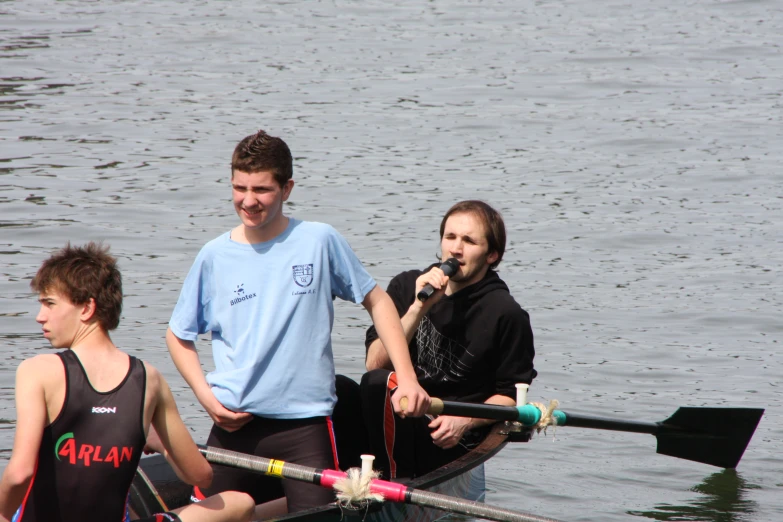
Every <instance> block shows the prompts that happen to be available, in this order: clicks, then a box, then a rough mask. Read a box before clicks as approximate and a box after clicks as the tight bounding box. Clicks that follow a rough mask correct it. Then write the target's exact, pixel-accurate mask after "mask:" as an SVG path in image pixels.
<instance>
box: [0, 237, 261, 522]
mask: <svg viewBox="0 0 783 522" xmlns="http://www.w3.org/2000/svg"><path fill="white" fill-rule="evenodd" d="M30 286H31V287H32V288H33V290H34V291H36V292H38V294H39V302H40V303H41V308H40V311H39V312H38V315H37V317H36V321H37V322H38V323H40V324H41V326H42V329H43V336H44V337H45V338H46V339H47V340H48V341H49V343H51V345H52V347H54V348H64V349H65V350H63V351H61V352H58V353H54V354H43V355H38V356H36V357H33V358H30V359H27V360H25V361H23V362H22V363H21V364H20V365H19V368H18V370H17V374H16V409H17V422H16V433H15V439H14V447H13V451H12V453H11V459H10V461H9V463H8V466H7V467H6V469H5V471H4V472H3V476H2V479H1V480H0V522H6V521H8V520H11V518H12V516H13V517H14V518H13V519H14V520H16V521H20V522H31V521H35V522H69V521H74V522H75V521H80V522H81V521H83V520H102V521H103V520H105V521H116V522H120V521H122V520H125V519H126V514H127V511H128V509H127V495H128V490H129V488H130V484H131V481H132V479H133V476H134V474H135V472H136V468H137V466H138V463H139V459H140V457H141V453H142V450H143V449H144V447H145V443H146V441H147V433H148V432H149V433H150V448H149V449H153V450H157V451H161V452H162V453H163V454H164V455H165V456H166V457H167V458H168V459H169V461H170V462H171V464H172V466H173V467H174V469H175V470H176V472H177V474H178V475H179V476H180V478H181V479H182V480H184V481H186V482H188V483H190V484H197V485H200V486H208V485H209V484H210V482H211V481H212V469H211V467H210V466H209V464H208V463H207V461H206V460H205V459H204V457H203V456H202V455H201V454H200V453H199V451H198V448H197V447H196V444H195V443H194V442H193V439H192V438H191V437H190V433H189V431H188V429H187V428H186V427H185V425H184V423H183V422H182V419H181V418H180V416H179V413H178V411H177V406H176V404H175V403H174V397H173V395H172V394H171V390H170V389H169V387H168V384H167V383H166V381H165V379H164V378H163V376H162V375H161V374H160V373H159V372H158V371H157V370H156V369H155V368H154V367H152V366H150V365H149V364H146V363H143V362H142V361H140V360H139V359H136V358H135V357H132V356H129V355H128V354H126V353H124V352H122V351H120V350H119V349H118V348H117V347H116V346H115V345H114V344H113V343H112V341H111V338H110V337H109V333H108V332H109V331H111V330H113V329H115V328H116V327H117V325H118V324H119V320H120V313H121V311H122V280H121V276H120V272H119V270H118V269H117V267H116V260H115V259H114V258H113V257H112V256H110V255H109V254H108V248H104V247H101V246H99V245H96V244H94V243H89V244H87V245H86V246H84V247H72V246H70V245H66V247H65V248H64V249H62V250H60V251H59V252H57V253H55V254H54V255H53V256H52V257H50V258H49V259H47V260H46V261H45V262H44V263H43V265H42V266H41V268H40V269H39V270H38V273H37V274H36V276H35V277H34V278H33V280H32V282H31V284H30ZM153 427H154V428H153ZM252 510H253V502H252V499H251V498H250V497H249V496H247V495H246V494H244V493H238V492H233V491H232V492H225V493H222V494H221V495H218V496H214V497H210V498H209V499H207V500H205V501H204V502H202V503H200V504H198V505H192V506H187V507H185V508H181V509H178V510H175V511H174V512H171V513H161V514H159V515H157V516H154V517H152V518H150V519H149V520H151V521H154V520H181V521H182V522H218V521H225V522H228V521H247V520H249V519H250V516H251V514H252ZM14 513H16V514H15V515H14Z"/></svg>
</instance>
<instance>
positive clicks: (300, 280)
mask: <svg viewBox="0 0 783 522" xmlns="http://www.w3.org/2000/svg"><path fill="white" fill-rule="evenodd" d="M292 268H293V271H294V274H293V276H294V283H296V284H297V285H299V286H301V287H302V288H304V287H307V286H310V284H311V283H312V282H313V265H312V263H311V264H309V265H294V266H293V267H292Z"/></svg>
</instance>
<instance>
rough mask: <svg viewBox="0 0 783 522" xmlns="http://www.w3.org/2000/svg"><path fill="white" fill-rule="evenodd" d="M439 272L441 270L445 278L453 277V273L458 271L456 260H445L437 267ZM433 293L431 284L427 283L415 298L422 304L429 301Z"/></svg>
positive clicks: (451, 258)
mask: <svg viewBox="0 0 783 522" xmlns="http://www.w3.org/2000/svg"><path fill="white" fill-rule="evenodd" d="M439 268H440V269H441V270H443V273H444V274H445V275H446V276H447V277H451V276H452V275H454V273H455V272H456V271H457V270H459V261H457V259H456V258H453V257H450V258H449V259H447V260H446V261H445V262H444V263H443V264H442V265H440V267H439ZM434 293H435V289H434V288H433V287H432V285H431V284H429V283H427V284H426V285H424V288H422V289H421V290H420V291H419V293H418V294H416V298H417V299H418V300H419V301H421V302H422V303H423V302H424V301H426V300H427V299H429V298H430V297H431V296H432V294H434Z"/></svg>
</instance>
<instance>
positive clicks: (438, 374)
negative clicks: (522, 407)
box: [365, 264, 536, 402]
mask: <svg viewBox="0 0 783 522" xmlns="http://www.w3.org/2000/svg"><path fill="white" fill-rule="evenodd" d="M433 266H438V265H437V264H435V265H432V266H431V267H429V268H428V269H427V270H425V271H420V270H410V271H408V272H403V273H401V274H399V275H397V276H396V277H394V279H392V280H391V282H390V283H389V288H388V289H387V292H388V294H389V296H390V297H391V298H392V301H394V304H395V306H396V307H397V312H398V313H399V314H400V317H402V316H403V315H405V313H406V312H407V311H408V308H410V306H411V304H413V300H414V299H415V288H416V279H417V278H418V277H419V276H420V275H421V274H423V273H425V272H427V271H429V270H430V269H431V268H432V267H433ZM377 338H378V334H377V332H376V331H375V328H374V327H372V326H371V327H370V328H369V329H368V330H367V338H366V341H365V346H366V347H367V348H369V346H370V344H371V343H372V342H373V341H374V340H375V339H377ZM409 348H410V353H411V360H412V361H413V366H414V367H415V368H416V375H417V377H418V379H419V384H421V386H422V388H424V389H425V390H426V391H427V393H429V394H430V395H431V396H433V397H439V398H441V399H445V400H460V401H466V402H484V401H485V400H486V399H488V398H489V397H491V396H492V395H505V396H507V397H510V398H512V399H515V398H516V388H515V387H514V385H515V384H516V383H527V384H530V383H531V381H532V380H533V378H535V376H536V370H535V369H534V368H533V356H534V355H535V349H534V347H533V330H532V329H531V327H530V317H529V316H528V313H527V312H526V311H524V310H523V309H522V308H521V307H520V306H519V304H517V302H516V301H515V300H514V298H513V297H511V294H510V293H509V291H508V286H506V283H504V282H503V281H502V280H501V279H500V277H499V276H498V275H497V273H496V272H494V271H492V270H489V271H487V274H486V276H484V278H483V279H482V280H481V281H479V282H478V283H475V284H473V285H470V286H468V287H465V288H463V289H461V290H460V291H459V292H457V293H455V294H452V295H449V296H443V297H442V298H441V300H440V301H438V302H437V303H435V304H434V305H433V306H432V308H431V309H430V311H429V312H428V313H427V315H425V316H424V318H422V320H421V323H419V326H418V328H417V330H416V333H415V334H414V336H413V339H412V340H411V342H410V345H409Z"/></svg>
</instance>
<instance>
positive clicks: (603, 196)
mask: <svg viewBox="0 0 783 522" xmlns="http://www.w3.org/2000/svg"><path fill="white" fill-rule="evenodd" d="M782 15H783V4H781V3H780V2H778V1H763V0H757V1H753V0H745V1H715V0H679V1H674V0H656V1H654V2H643V1H641V0H618V1H603V2H602V1H588V0H570V1H568V0H563V1H559V2H554V1H527V0H519V1H515V2H499V1H486V2H469V1H467V0H463V1H445V0H432V1H429V2H415V1H411V0H406V1H400V2H393V3H392V2H380V1H365V2H347V1H342V0H340V1H322V2H294V1H291V2H277V3H273V4H264V3H262V2H253V1H247V0H233V1H231V2H218V1H216V0H202V1H190V2H184V1H177V0H158V1H151V0H150V1H122V2H120V1H111V0H105V1H101V2H96V1H86V0H71V1H59V2H50V1H43V0H23V1H20V0H5V1H1V2H0V187H1V190H2V192H0V209H1V212H2V214H0V256H1V257H0V260H1V261H0V272H1V273H2V277H1V278H0V339H1V340H0V350H2V357H0V359H2V360H0V388H1V391H0V419H2V420H1V421H0V452H2V453H1V454H0V459H2V461H3V462H5V461H7V458H8V456H9V454H10V448H11V447H12V445H13V429H14V424H13V419H14V418H15V410H14V402H13V384H14V370H15V368H16V366H17V365H18V363H19V361H20V360H21V359H23V358H26V357H29V356H32V355H35V354H37V353H42V352H43V351H47V350H49V348H48V347H47V343H46V342H45V341H44V340H43V339H42V338H41V336H40V333H39V328H38V326H37V324H36V323H35V321H34V317H35V312H36V309H37V308H36V303H35V299H34V296H32V295H31V294H30V291H29V288H28V283H29V279H30V277H31V276H32V275H33V274H34V272H35V270H36V269H37V267H38V265H39V263H40V262H41V261H42V260H43V259H44V258H45V257H46V256H47V255H48V254H49V253H50V252H51V251H52V250H53V249H55V248H57V247H60V246H62V245H63V244H64V243H65V241H66V240H70V241H72V242H74V243H83V242H85V241H88V240H105V241H106V242H108V243H110V244H111V246H112V249H113V252H114V253H115V254H116V255H117V256H118V257H119V258H120V261H121V268H122V270H123V274H124V284H125V291H126V293H127V297H126V302H125V308H124V316H123V322H122V324H121V326H120V328H119V329H118V330H117V332H116V333H115V334H114V336H113V338H114V340H115V342H116V343H117V344H118V345H120V346H122V347H123V348H125V349H126V350H128V351H129V352H131V353H133V354H135V355H138V356H140V357H142V358H144V359H146V360H148V361H150V362H151V363H153V364H155V365H156V366H157V367H158V368H160V369H161V370H162V372H163V373H164V375H165V376H166V378H167V379H168V380H169V382H170V383H171V385H172V388H173V389H174V391H175V394H176V396H177V399H178V404H179V406H180V409H181V411H182V413H183V415H184V417H185V418H186V422H187V423H188V425H189V426H191V427H192V429H193V432H194V436H195V437H196V438H197V439H200V440H203V439H204V438H205V437H206V434H207V430H208V427H209V422H208V418H207V416H206V414H205V413H204V412H203V411H202V410H201V409H200V406H199V405H198V403H197V402H196V401H195V399H194V397H193V395H192V393H191V392H190V390H189V389H188V388H187V386H186V385H185V383H184V381H183V380H182V378H181V377H180V376H179V374H178V373H177V371H176V369H175V368H174V366H173V364H172V363H171V362H170V360H169V358H168V355H167V352H166V350H165V346H164V341H163V334H164V332H165V328H166V323H167V321H168V318H169V315H170V313H171V309H172V307H173V305H174V303H175V301H176V298H177V295H178V293H179V289H180V285H181V282H182V279H183V277H184V275H185V273H186V271H187V269H188V268H189V266H190V263H191V262H192V260H193V258H194V256H195V254H196V253H197V251H198V249H199V248H200V247H201V245H202V244H203V243H205V242H206V241H207V240H209V239H211V238H213V237H215V236H216V235H218V234H220V233H221V232H223V231H225V230H226V229H228V228H230V227H232V226H234V224H235V223H236V216H235V214H234V212H233V209H232V207H231V204H230V187H229V170H228V164H229V158H230V154H231V151H232V150H233V147H234V145H235V144H236V142H237V141H238V140H239V139H241V138H242V137H244V136H245V135H247V134H250V133H252V132H254V131H255V130H256V129H258V128H264V129H266V130H267V131H269V132H270V133H271V134H274V135H279V136H282V137H283V138H284V139H285V140H286V141H287V142H288V144H289V145H290V146H291V149H292V150H293V152H294V156H295V173H294V176H295V180H296V187H295V189H294V192H293V195H292V198H291V203H290V205H289V206H288V210H287V212H288V213H289V214H290V215H293V216H296V217H298V218H301V219H308V220H316V221H325V222H328V223H330V224H332V225H333V226H335V227H336V228H337V229H338V230H339V231H340V232H342V234H343V235H344V236H345V237H346V238H347V239H348V241H349V242H350V243H351V245H352V246H353V248H354V249H355V250H356V252H357V253H358V254H359V256H360V258H361V259H362V260H363V261H364V262H365V264H366V265H367V267H368V269H369V270H370V272H371V273H372V274H373V276H374V277H376V279H377V281H378V282H379V283H380V284H381V285H382V286H384V287H385V285H386V284H387V283H388V281H389V279H390V278H391V277H392V276H393V275H394V274H395V273H397V272H399V271H401V270H403V269H411V268H416V267H422V266H425V265H427V264H428V263H430V262H432V261H433V260H434V254H435V252H436V250H437V245H438V240H437V227H438V224H439V221H440V216H441V215H442V214H443V212H444V211H445V210H446V209H447V208H448V207H449V206H450V205H451V204H452V203H453V202H455V201H457V200H460V199H466V198H475V197H478V198H481V199H484V200H486V201H488V202H490V203H491V204H493V205H494V206H496V207H497V208H499V209H500V210H501V211H502V212H503V215H504V217H505V219H506V224H507V228H508V231H509V239H510V245H509V248H508V250H507V252H506V256H505V260H504V262H503V263H502V264H501V271H500V273H501V276H502V277H503V278H504V279H505V280H506V281H507V282H508V284H509V286H510V287H511V289H512V293H513V294H514V295H515V297H516V299H517V300H518V301H519V302H520V304H522V306H523V307H524V308H525V309H526V310H528V311H529V312H530V314H531V318H532V322H533V328H534V332H535V334H536V348H537V357H536V366H537V368H538V370H539V372H540V375H539V377H538V379H537V380H536V381H535V382H534V385H533V387H532V388H531V392H530V396H529V398H530V400H536V401H543V402H546V401H548V400H549V399H558V400H559V401H560V403H561V407H562V408H563V409H564V410H566V411H569V410H570V411H572V412H582V413H590V414H597V415H605V416H624V417H627V418H632V419H637V420H648V421H660V420H663V419H665V418H666V417H668V416H669V415H670V414H672V413H673V412H674V411H675V410H676V409H677V407H678V406H685V405H689V406H739V407H764V408H766V409H767V410H766V414H765V415H764V417H763V419H762V421H761V424H760V425H759V427H758V430H757V432H756V434H755V436H754V438H753V440H752V441H751V444H750V446H749V448H748V450H747V452H746V453H745V456H744V458H743V460H742V462H741V463H740V465H739V467H738V469H737V470H736V472H735V471H721V470H719V469H718V468H713V467H710V466H707V465H704V464H698V463H695V462H690V461H684V460H680V459H675V458H672V457H666V456H662V455H657V454H656V453H655V440H654V438H653V437H651V436H649V435H634V434H629V433H614V432H606V431H593V430H586V429H578V428H571V429H569V428H566V427H561V428H559V429H557V430H556V431H555V432H554V433H553V432H552V431H551V430H550V431H549V432H548V433H547V434H546V436H544V435H542V436H539V437H537V438H536V439H534V440H533V441H532V442H530V443H527V444H520V445H513V446H509V447H507V448H506V449H504V450H503V451H502V452H501V454H500V455H499V456H498V457H496V458H495V459H493V460H492V461H491V462H490V463H489V465H488V467H487V476H488V485H489V488H490V491H489V492H488V495H487V502H488V503H490V504H495V505H499V506H503V507H507V508H513V509H518V510H523V511H528V512H533V513H537V514H540V515H545V516H550V517H553V518H558V519H561V520H564V521H605V522H614V521H629V520H643V519H652V520H668V521H675V520H676V521H683V520H685V521H710V522H740V521H742V522H746V521H747V522H750V521H754V522H776V521H780V520H783V475H782V472H783V458H782V457H781V456H780V449H781V444H783V414H782V413H781V407H782V406H783V404H781V403H782V402H783V389H781V386H782V385H783V361H782V360H781V359H782V357H781V352H780V349H781V340H783V326H782V324H783V323H782V322H781V317H783V316H782V315H781V312H782V311H783V283H782V282H781V265H782V264H783V263H782V261H783V233H782V232H781V221H783V219H781V218H783V199H782V197H783V175H782V174H781V172H780V163H781V159H783V153H782V152H781V150H783V140H781V134H782V133H783V131H782V130H781V129H782V128H783V127H781V123H782V122H781V120H782V119H783V118H781V115H782V112H781V85H782V84H783V83H782V80H783V78H781V76H783V74H781V73H782V72H783V57H781V45H782V44H783V37H782V36H781V35H783V16H782ZM368 324H369V318H368V316H367V314H366V313H365V312H364V310H363V309H362V308H361V307H359V306H356V305H351V304H345V303H340V304H339V305H338V307H337V314H336V321H335V329H334V333H333V339H334V345H335V352H336V361H337V367H338V371H340V372H342V373H345V374H347V375H350V376H352V377H355V378H358V377H359V376H360V375H361V373H362V370H363V356H364V350H363V342H362V341H363V336H364V329H365V328H366V327H367V326H368ZM200 347H201V348H202V349H203V353H202V360H203V361H204V362H205V366H207V367H210V366H211V361H210V357H209V346H208V343H205V342H202V343H200ZM3 465H4V464H3Z"/></svg>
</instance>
